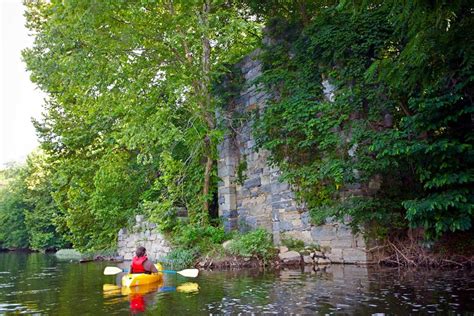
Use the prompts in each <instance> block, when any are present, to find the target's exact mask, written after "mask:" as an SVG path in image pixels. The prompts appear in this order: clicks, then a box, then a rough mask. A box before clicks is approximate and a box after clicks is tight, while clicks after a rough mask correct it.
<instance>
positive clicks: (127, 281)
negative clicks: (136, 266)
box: [122, 263, 163, 287]
mask: <svg viewBox="0 0 474 316" xmlns="http://www.w3.org/2000/svg"><path fill="white" fill-rule="evenodd" d="M155 267H156V269H157V270H158V271H162V270H163V267H162V266H161V264H159V263H157V264H155ZM162 280H163V273H161V272H158V273H153V274H146V273H129V274H126V275H124V276H123V277H122V286H125V287H132V286H139V285H145V284H152V283H158V282H161V281H162Z"/></svg>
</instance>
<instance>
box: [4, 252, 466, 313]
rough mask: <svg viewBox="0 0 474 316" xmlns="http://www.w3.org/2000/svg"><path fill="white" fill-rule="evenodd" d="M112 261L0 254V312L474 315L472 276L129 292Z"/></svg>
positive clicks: (297, 279) (339, 278) (392, 275)
mask: <svg viewBox="0 0 474 316" xmlns="http://www.w3.org/2000/svg"><path fill="white" fill-rule="evenodd" d="M106 265H110V263H96V262H92V263H82V264H81V263H74V262H67V261H66V262H65V261H59V260H57V259H56V257H55V256H54V255H43V254H24V253H0V314H20V313H30V314H40V315H130V314H135V313H144V314H149V315H174V316H178V315H209V314H227V315H234V314H249V313H255V314H264V313H265V314H267V313H275V314H290V313H293V314H322V315H324V314H336V315H351V314H355V315H372V314H378V315H383V314H386V315H395V314H397V315H404V314H425V315H428V314H437V315H439V314H442V315H458V314H462V315H465V314H468V315H474V313H473V312H474V272H473V271H466V270H464V271H448V272H446V271H435V270H432V271H427V270H423V271H406V270H397V269H380V268H370V269H368V268H366V267H356V266H337V265H333V266H331V267H328V268H326V269H323V270H320V271H313V270H312V269H308V271H300V270H286V271H278V272H261V271H249V270H245V271H232V272H228V271H227V272H201V273H200V275H199V277H198V278H196V279H185V278H183V277H175V276H167V277H166V278H165V280H164V282H163V283H162V284H157V285H156V286H153V287H149V288H142V289H139V290H138V293H130V292H129V291H127V290H124V289H122V288H121V287H120V286H118V284H119V283H118V282H119V278H116V277H114V276H104V275H102V272H103V269H104V267H105V266H106Z"/></svg>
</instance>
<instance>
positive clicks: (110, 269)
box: [104, 267, 123, 275]
mask: <svg viewBox="0 0 474 316" xmlns="http://www.w3.org/2000/svg"><path fill="white" fill-rule="evenodd" d="M122 271H123V270H122V269H120V268H117V267H105V269H104V275H116V274H119V273H120V272H122Z"/></svg>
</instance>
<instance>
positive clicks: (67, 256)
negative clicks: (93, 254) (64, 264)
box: [56, 249, 83, 260]
mask: <svg viewBox="0 0 474 316" xmlns="http://www.w3.org/2000/svg"><path fill="white" fill-rule="evenodd" d="M56 257H57V258H58V259H61V260H81V259H82V257H83V255H82V254H81V253H80V252H79V251H77V250H76V249H60V250H58V251H57V252H56Z"/></svg>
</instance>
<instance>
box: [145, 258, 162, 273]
mask: <svg viewBox="0 0 474 316" xmlns="http://www.w3.org/2000/svg"><path fill="white" fill-rule="evenodd" d="M143 267H144V268H145V270H146V271H150V272H151V273H157V272H158V269H156V267H155V265H154V264H153V262H151V261H150V260H147V261H145V262H144V263H143Z"/></svg>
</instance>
